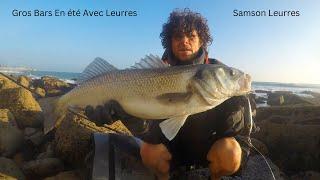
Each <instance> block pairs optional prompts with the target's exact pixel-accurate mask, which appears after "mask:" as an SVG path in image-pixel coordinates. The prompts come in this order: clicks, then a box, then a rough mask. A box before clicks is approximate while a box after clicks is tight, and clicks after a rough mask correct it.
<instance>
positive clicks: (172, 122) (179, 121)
mask: <svg viewBox="0 0 320 180" xmlns="http://www.w3.org/2000/svg"><path fill="white" fill-rule="evenodd" d="M188 116H189V115H182V116H175V117H172V118H170V119H167V120H165V121H162V122H161V123H160V124H159V126H160V128H161V131H162V133H163V134H164V135H165V137H166V138H167V139H169V140H170V141H171V140H172V139H173V138H174V137H175V136H176V135H177V134H178V132H179V130H180V128H181V127H182V126H183V124H184V123H185V122H186V119H187V117H188Z"/></svg>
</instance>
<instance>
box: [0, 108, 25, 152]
mask: <svg viewBox="0 0 320 180" xmlns="http://www.w3.org/2000/svg"><path fill="white" fill-rule="evenodd" d="M11 118H13V116H12V114H11V113H10V111H9V110H8V109H0V154H1V155H2V156H5V157H10V156H12V155H13V154H14V153H15V152H16V151H17V150H18V149H19V148H20V147H21V144H22V142H23V134H22V132H21V131H20V130H19V129H18V128H17V127H15V126H12V125H11V124H10V123H9V122H10V120H11Z"/></svg>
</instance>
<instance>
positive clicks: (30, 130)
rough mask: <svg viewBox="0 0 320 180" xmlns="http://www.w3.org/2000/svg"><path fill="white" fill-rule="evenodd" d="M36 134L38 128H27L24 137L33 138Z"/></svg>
mask: <svg viewBox="0 0 320 180" xmlns="http://www.w3.org/2000/svg"><path fill="white" fill-rule="evenodd" d="M36 132H37V129H36V128H29V127H27V128H25V129H24V135H25V136H31V135H33V134H35V133H36Z"/></svg>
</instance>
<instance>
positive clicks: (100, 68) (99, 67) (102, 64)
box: [77, 57, 118, 84]
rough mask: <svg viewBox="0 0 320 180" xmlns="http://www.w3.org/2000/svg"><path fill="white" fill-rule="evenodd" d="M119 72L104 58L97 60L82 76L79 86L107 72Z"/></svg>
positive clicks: (78, 81)
mask: <svg viewBox="0 0 320 180" xmlns="http://www.w3.org/2000/svg"><path fill="white" fill-rule="evenodd" d="M116 70H118V69H117V68H116V67H114V66H113V65H111V64H110V63H108V62H107V61H106V60H104V59H102V58H99V57H97V58H95V59H94V60H93V61H92V62H91V63H90V64H89V65H88V66H87V67H86V68H85V69H84V71H83V72H82V73H81V74H80V77H79V79H78V80H77V83H78V84H81V83H83V82H84V81H87V80H89V79H91V78H93V77H96V76H99V75H101V74H104V73H106V72H110V71H116Z"/></svg>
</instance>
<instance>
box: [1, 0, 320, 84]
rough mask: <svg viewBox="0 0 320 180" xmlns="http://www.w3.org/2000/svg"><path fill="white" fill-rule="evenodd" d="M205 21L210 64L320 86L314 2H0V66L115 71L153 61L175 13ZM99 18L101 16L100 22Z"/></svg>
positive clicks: (319, 28)
mask: <svg viewBox="0 0 320 180" xmlns="http://www.w3.org/2000/svg"><path fill="white" fill-rule="evenodd" d="M185 7H188V8H190V9H191V10H194V11H197V12H200V13H201V14H202V15H203V16H204V17H206V18H207V20H208V23H209V26H210V30H211V33H212V35H213V39H214V41H213V44H212V45H211V46H210V47H209V53H210V56H211V57H213V58H217V59H220V60H221V61H222V62H224V63H225V64H227V65H230V66H233V67H237V68H239V69H241V70H243V71H245V72H247V73H249V74H251V75H252V77H253V79H254V80H255V81H272V82H289V83H315V84H320V75H319V68H320V48H319V47H320V35H319V34H320V21H319V19H320V11H319V8H320V1H312V0H281V1H279V0H268V1H252V0H223V1H222V0H221V1H219V0H201V1H199V0H184V1H182V0H175V1H172V0H161V1H160V0H158V1H147V0H122V1H120V0H69V1H64V0H55V1H43V0H28V1H26V0H1V2H0V64H4V65H9V66H28V67H33V68H36V69H38V70H49V71H65V72H80V71H82V70H83V69H84V68H85V66H86V65H87V64H89V63H90V62H91V61H92V60H93V59H94V58H95V57H98V56H99V57H102V58H104V59H106V60H107V61H109V62H110V63H111V64H114V65H115V66H116V67H119V68H126V67H129V66H131V65H132V64H134V62H136V61H138V60H139V59H140V58H141V57H143V56H144V55H146V54H149V53H152V54H155V55H159V56H161V55H162V53H163V48H162V46H161V41H160V38H159V34H160V32H161V29H162V24H163V23H165V22H166V21H167V18H168V16H169V14H170V12H171V11H172V10H173V9H175V8H185ZM37 9H38V10H47V11H55V10H60V11H66V12H68V10H70V9H72V10H78V9H79V10H80V11H81V13H83V11H84V10H97V11H100V10H102V11H104V13H106V10H108V13H110V12H111V11H136V13H137V16H131V17H128V16H127V17H125V16H122V17H111V16H103V17H84V16H80V17H76V16H75V17H70V16H64V17H62V16H60V17H57V16H46V17H39V16H38V17H35V16H31V17H28V16H26V17H23V16H20V17H19V16H14V15H13V11H14V10H18V11H19V10H20V11H31V12H32V15H34V14H33V13H34V10H37ZM234 10H238V11H241V10H242V11H244V10H249V11H257V10H260V11H267V13H268V11H269V10H271V11H272V12H274V11H299V14H300V16H286V17H274V16H272V17H271V16H268V15H267V16H263V17H253V16H246V17H239V16H238V17H237V16H234V13H233V11H234ZM104 15H105V14H104Z"/></svg>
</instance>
